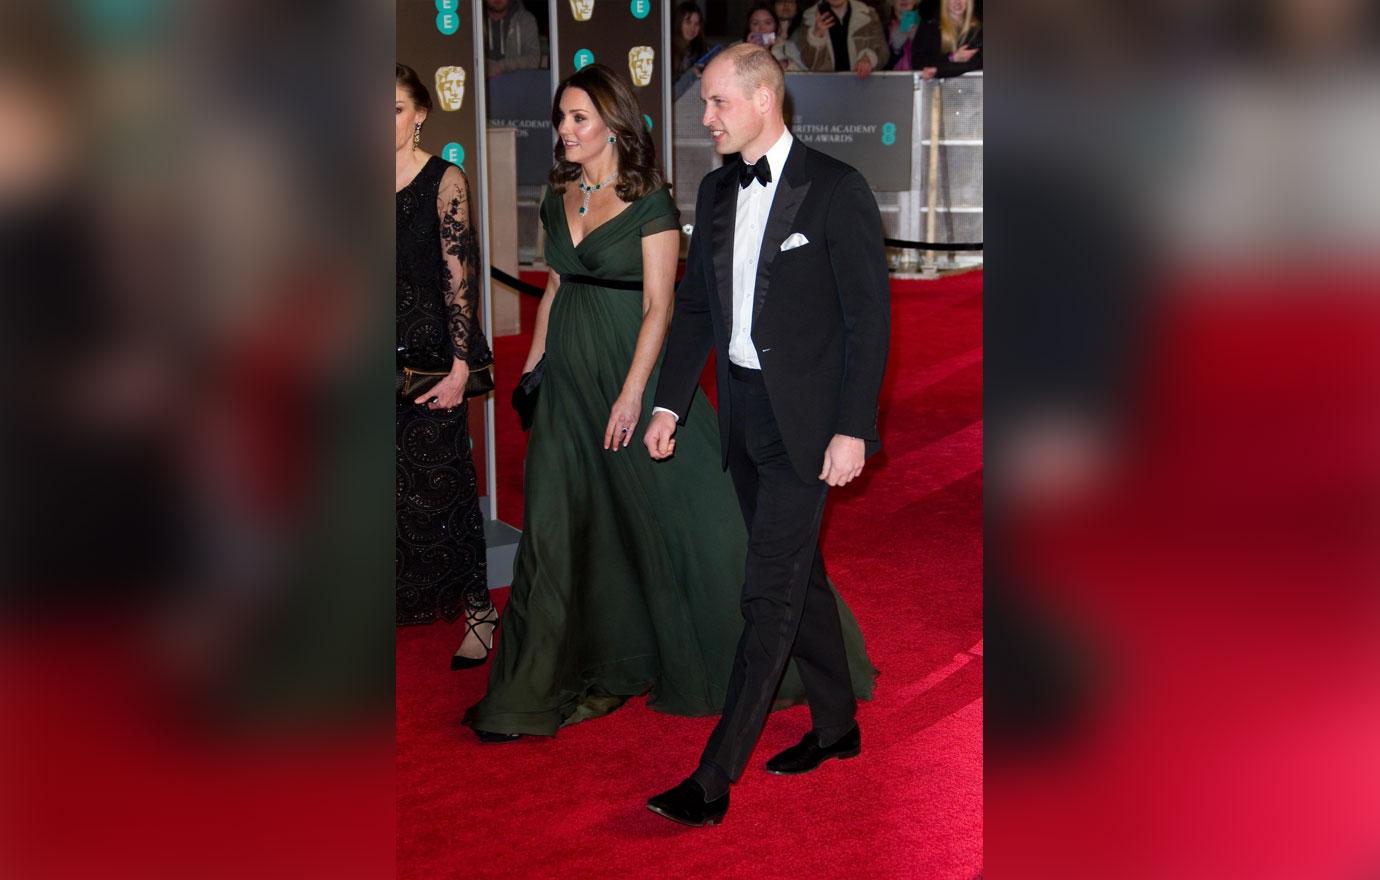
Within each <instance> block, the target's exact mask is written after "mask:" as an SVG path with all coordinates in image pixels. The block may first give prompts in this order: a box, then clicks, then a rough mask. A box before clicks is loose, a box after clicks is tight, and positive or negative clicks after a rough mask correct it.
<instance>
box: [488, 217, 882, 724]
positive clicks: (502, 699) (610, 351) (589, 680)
mask: <svg viewBox="0 0 1380 880" xmlns="http://www.w3.org/2000/svg"><path fill="white" fill-rule="evenodd" d="M678 217H679V214H678V212H677V209H676V206H675V203H674V201H672V199H671V195H670V192H669V191H667V190H661V191H659V192H655V193H652V194H651V195H648V196H645V197H644V198H641V199H639V200H637V201H636V202H633V203H632V204H631V205H629V206H628V207H627V208H626V209H625V210H624V211H623V212H622V213H621V214H619V215H618V216H616V217H614V218H613V219H611V220H609V221H607V222H605V223H604V224H602V225H600V226H598V227H596V228H595V229H594V230H593V231H592V232H590V233H589V234H588V235H586V236H585V238H584V239H583V240H582V241H581V242H580V244H579V245H578V246H572V244H571V238H570V232H569V230H568V228H567V224H566V219H565V212H564V209H563V206H562V202H561V197H560V196H559V195H558V194H555V193H552V192H550V191H548V193H547V196H546V198H545V199H544V200H543V202H542V206H541V218H542V224H543V226H544V227H545V229H546V262H547V264H548V265H549V266H550V267H551V268H552V269H553V270H555V271H556V272H558V273H560V274H561V275H562V276H569V275H585V276H592V277H594V278H599V279H609V280H620V281H629V280H632V281H636V280H640V279H641V277H642V245H641V238H642V236H645V235H651V234H653V233H657V232H662V231H665V230H667V229H675V228H677V225H678V222H679V220H678ZM641 324H642V295H641V293H639V292H637V291H629V290H618V289H613V288H607V287H597V286H593V285H589V284H579V283H573V282H571V281H568V280H563V281H562V283H561V287H560V289H559V290H558V291H557V293H556V295H555V299H554V301H553V303H552V306H551V315H550V321H549V324H548V327H547V333H546V365H545V367H544V371H545V372H544V375H543V378H542V384H541V391H540V393H539V395H538V397H537V407H536V413H535V416H534V419H533V424H532V432H531V438H530V440H529V443H528V446H527V462H526V466H525V490H524V491H525V508H526V513H525V522H524V530H523V533H522V540H521V543H520V544H519V546H518V550H517V559H516V561H515V563H514V570H513V585H512V591H511V593H510V595H509V597H508V604H507V607H506V608H504V610H503V622H502V624H501V626H500V630H499V637H498V644H497V647H496V649H495V651H494V656H493V666H492V668H491V669H490V672H489V689H488V693H487V694H486V695H485V696H484V699H483V700H481V701H480V702H479V703H478V704H476V705H475V706H473V707H472V708H471V709H470V710H469V711H468V712H467V713H466V715H465V723H466V724H468V725H469V726H471V727H473V728H475V729H478V730H487V731H493V732H495V733H525V734H544V735H554V734H555V733H556V730H557V728H559V727H560V726H561V725H563V724H571V723H574V722H576V721H582V720H585V719H587V718H594V717H597V716H599V715H603V714H605V713H607V712H609V711H612V710H613V709H615V708H617V707H618V706H619V705H620V704H622V703H623V701H624V700H626V699H627V698H628V697H630V696H633V695H636V694H642V693H646V694H648V705H649V706H650V707H651V708H653V709H657V710H659V711H662V712H669V713H672V714H676V715H712V714H716V713H718V712H720V711H721V710H722V708H723V701H724V690H725V687H726V686H727V684H728V678H729V673H730V671H731V666H732V661H733V655H734V651H735V649H736V647H737V644H738V637H739V635H740V634H741V632H742V628H743V618H742V614H741V612H740V610H739V596H740V594H741V591H742V583H743V566H744V561H745V559H746V556H747V531H746V528H745V527H744V525H743V519H742V513H741V510H740V508H739V507H738V500H737V496H736V495H735V494H734V491H733V484H732V481H731V480H730V478H729V476H728V474H727V473H725V472H724V470H723V468H722V467H721V465H720V458H719V428H718V421H717V419H716V417H715V415H714V413H713V411H712V410H711V409H710V404H709V401H708V400H707V399H706V398H705V396H704V394H703V393H701V392H697V394H696V399H695V402H694V405H693V406H692V407H691V410H690V414H689V421H688V423H687V424H685V425H683V426H681V427H680V428H679V429H678V430H677V432H676V453H675V455H674V456H673V457H672V458H670V459H668V460H666V461H662V462H657V461H653V460H652V459H651V457H650V456H649V455H648V454H647V450H646V447H644V446H643V445H642V442H641V441H642V434H643V432H645V430H646V427H647V421H648V419H649V418H650V416H651V411H652V397H653V394H654V392H655V390H656V383H657V376H658V374H659V372H660V370H659V365H658V369H657V370H654V371H653V373H652V376H651V379H650V380H649V381H648V383H647V392H646V394H645V395H644V396H643V400H642V413H641V418H640V420H639V423H638V427H637V430H636V432H635V439H634V442H633V445H632V446H630V447H629V448H627V449H623V450H620V451H619V452H616V453H615V452H610V451H606V450H605V449H604V448H603V441H604V428H605V425H606V424H607V422H608V417H609V410H610V409H611V408H612V406H613V402H614V400H615V399H616V398H617V397H618V393H619V391H620V390H621V389H622V386H623V380H624V378H625V377H626V376H627V373H628V367H629V365H630V364H631V363H632V356H633V349H634V347H635V345H636V342H637V334H638V330H639V328H640V327H641ZM839 613H840V615H841V616H842V622H843V632H844V638H845V639H846V641H847V643H848V657H849V667H850V670H851V672H852V678H853V689H854V692H855V693H856V694H857V695H858V696H859V697H864V698H870V697H871V695H872V683H873V679H874V678H875V676H876V670H875V669H874V668H873V667H872V664H871V663H870V662H869V661H868V659H867V654H866V652H865V650H864V648H863V641H862V634H861V633H860V632H859V630H858V625H857V621H855V620H854V619H853V615H852V613H850V612H849V611H848V608H847V607H846V606H845V605H844V604H843V602H842V600H840V602H839ZM803 699H804V689H803V688H802V686H801V683H800V678H799V676H798V674H797V673H796V671H795V664H794V663H792V664H791V665H790V666H789V667H788V670H787V673H786V676H785V679H784V680H783V682H782V686H781V690H780V693H779V697H778V706H780V705H787V704H790V703H798V702H801V701H802V700H803Z"/></svg>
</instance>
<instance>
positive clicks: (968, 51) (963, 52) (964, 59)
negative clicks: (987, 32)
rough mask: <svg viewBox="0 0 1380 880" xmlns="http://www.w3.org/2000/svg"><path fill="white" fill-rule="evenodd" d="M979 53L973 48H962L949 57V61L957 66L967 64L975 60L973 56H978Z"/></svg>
mask: <svg viewBox="0 0 1380 880" xmlns="http://www.w3.org/2000/svg"><path fill="white" fill-rule="evenodd" d="M978 51H979V50H978V49H974V48H973V47H972V46H960V47H959V48H957V49H955V50H954V53H953V54H952V55H950V56H949V60H950V61H952V62H954V63H955V64H967V63H968V62H969V61H972V60H973V56H974V55H976V54H977V53H978Z"/></svg>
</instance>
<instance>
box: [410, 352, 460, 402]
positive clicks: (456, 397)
mask: <svg viewBox="0 0 1380 880" xmlns="http://www.w3.org/2000/svg"><path fill="white" fill-rule="evenodd" d="M469 381H470V368H469V365H468V364H466V363H465V362H463V361H461V362H459V363H457V364H455V365H454V366H452V367H451V368H450V375H448V376H446V378H444V379H442V380H441V381H440V382H437V383H436V385H435V386H434V387H432V389H431V390H430V391H427V392H426V393H425V394H423V395H422V396H421V397H418V398H417V399H416V400H414V401H413V403H424V404H426V407H427V409H455V408H456V407H457V406H459V405H460V404H462V403H464V402H465V385H466V384H467V383H468V382H469Z"/></svg>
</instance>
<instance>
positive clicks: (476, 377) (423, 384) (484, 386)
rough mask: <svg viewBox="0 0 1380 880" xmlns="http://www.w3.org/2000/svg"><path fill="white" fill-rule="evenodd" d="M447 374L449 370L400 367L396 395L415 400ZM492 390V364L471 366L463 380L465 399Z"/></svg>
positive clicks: (479, 395) (481, 395)
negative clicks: (468, 373) (467, 377)
mask: <svg viewBox="0 0 1380 880" xmlns="http://www.w3.org/2000/svg"><path fill="white" fill-rule="evenodd" d="M449 375H450V371H449V370H446V371H438V370H414V369H413V368H412V367H400V368H399V369H398V377H397V390H398V396H399V397H404V398H407V399H408V400H415V399H416V398H418V397H421V396H422V395H423V394H425V393H426V392H427V391H429V390H431V389H432V388H434V387H436V385H437V384H439V383H440V381H441V380H442V379H444V378H446V377H447V376H449ZM493 390H494V373H493V364H491V363H489V364H485V365H484V366H482V367H471V368H470V378H469V379H468V380H467V381H466V382H465V399H466V400H469V399H470V398H471V397H483V396H484V395H485V394H488V393H489V392H490V391H493Z"/></svg>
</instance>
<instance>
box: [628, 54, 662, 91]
mask: <svg viewBox="0 0 1380 880" xmlns="http://www.w3.org/2000/svg"><path fill="white" fill-rule="evenodd" d="M655 61H656V52H654V51H653V50H652V47H651V46H633V47H632V48H631V49H629V50H628V72H629V73H631V74H632V81H633V85H635V86H646V85H651V82H652V71H653V70H654V69H655V67H656V65H655V63H654V62H655Z"/></svg>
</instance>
